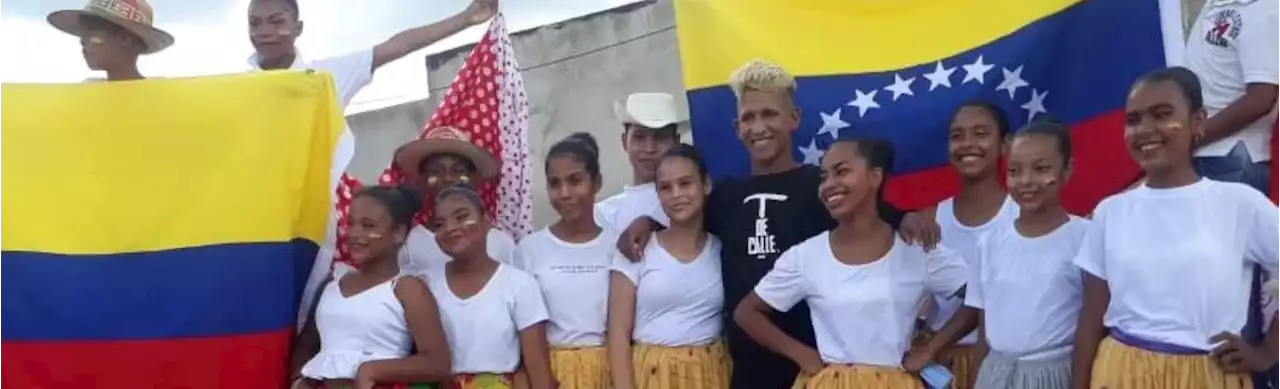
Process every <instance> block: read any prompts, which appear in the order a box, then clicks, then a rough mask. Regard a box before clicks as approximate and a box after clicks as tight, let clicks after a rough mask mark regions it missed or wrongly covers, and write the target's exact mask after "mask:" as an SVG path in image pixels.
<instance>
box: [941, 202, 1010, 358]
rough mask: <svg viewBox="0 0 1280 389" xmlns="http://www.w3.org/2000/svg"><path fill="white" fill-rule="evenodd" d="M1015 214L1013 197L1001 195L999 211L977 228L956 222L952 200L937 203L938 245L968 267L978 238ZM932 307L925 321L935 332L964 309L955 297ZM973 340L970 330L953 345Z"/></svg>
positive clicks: (962, 303)
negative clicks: (939, 236) (966, 263)
mask: <svg viewBox="0 0 1280 389" xmlns="http://www.w3.org/2000/svg"><path fill="white" fill-rule="evenodd" d="M1019 212H1020V211H1019V209H1018V203H1016V202H1014V201H1013V198H1010V197H1009V196H1005V198H1004V204H1002V205H1000V210H999V211H997V212H996V215H995V216H993V217H991V220H988V221H987V222H986V223H983V224H981V225H977V226H967V225H965V224H964V223H961V222H960V220H959V219H956V208H955V198H954V197H953V198H949V199H946V200H942V202H941V203H938V209H937V215H936V216H935V217H936V220H937V221H938V228H939V229H940V230H941V233H942V244H943V245H945V246H947V247H948V248H951V250H952V251H955V253H956V254H958V255H959V256H960V257H961V258H964V259H965V260H966V261H968V264H969V266H970V267H972V266H973V262H974V258H977V255H978V253H977V252H976V251H975V250H976V247H977V246H978V239H979V238H981V237H982V235H983V234H986V233H987V232H988V231H991V230H992V229H995V228H999V227H1003V226H1007V225H1011V224H1013V221H1014V220H1015V219H1017V218H1018V213H1019ZM933 304H934V307H935V308H934V310H933V312H931V313H930V315H929V317H928V318H926V322H927V323H928V324H929V328H930V329H932V330H934V331H939V330H942V327H943V326H945V325H947V321H948V320H951V317H952V316H955V314H956V311H958V310H960V307H961V306H964V299H962V298H959V297H954V298H934V299H933ZM977 341H978V332H977V331H974V332H970V333H969V335H965V337H964V338H961V339H960V340H959V341H957V342H956V343H958V344H964V345H970V344H974V343H976V342H977Z"/></svg>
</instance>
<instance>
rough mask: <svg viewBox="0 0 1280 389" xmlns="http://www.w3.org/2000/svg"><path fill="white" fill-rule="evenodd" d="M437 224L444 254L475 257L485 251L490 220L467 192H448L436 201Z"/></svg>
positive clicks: (437, 241)
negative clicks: (465, 193) (464, 193)
mask: <svg viewBox="0 0 1280 389" xmlns="http://www.w3.org/2000/svg"><path fill="white" fill-rule="evenodd" d="M432 218H434V219H435V221H436V223H438V226H437V230H436V243H437V244H439V245H440V250H441V251H443V252H444V253H445V254H447V255H449V256H450V257H453V258H454V259H458V258H475V257H477V256H478V254H481V253H484V252H485V250H486V249H485V238H486V236H487V235H488V233H489V221H488V220H487V219H485V217H484V212H483V211H481V210H480V207H479V206H478V205H477V204H475V202H474V201H472V200H471V199H468V198H467V197H466V195H462V194H455V195H448V196H445V197H444V198H441V199H440V201H438V202H436V206H435V213H434V214H433V215H432Z"/></svg>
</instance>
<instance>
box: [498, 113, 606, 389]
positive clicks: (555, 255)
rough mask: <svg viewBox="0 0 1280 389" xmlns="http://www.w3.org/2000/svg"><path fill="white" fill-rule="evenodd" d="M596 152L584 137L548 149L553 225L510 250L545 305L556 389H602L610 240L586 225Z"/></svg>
mask: <svg viewBox="0 0 1280 389" xmlns="http://www.w3.org/2000/svg"><path fill="white" fill-rule="evenodd" d="M597 150H599V148H598V146H597V145H596V141H595V139H594V138H592V137H591V135H590V134H587V133H576V134H573V135H570V136H569V137H568V138H565V139H564V140H561V141H559V142H556V144H555V145H552V146H551V150H550V152H548V153H547V159H546V173H547V197H548V198H550V199H551V207H552V208H554V209H555V210H556V213H558V214H560V220H557V221H556V222H555V223H553V224H552V225H551V226H550V227H547V228H544V229H542V230H539V231H537V232H534V233H533V234H532V235H529V236H526V237H525V238H524V239H522V240H520V244H519V245H517V246H516V255H515V265H516V267H519V268H521V269H523V270H524V271H526V272H528V273H529V274H530V275H533V277H534V278H535V279H537V280H538V285H540V286H541V288H542V296H543V298H544V299H546V302H547V313H548V317H549V319H548V320H547V338H548V340H549V341H550V343H551V373H552V374H554V375H555V378H556V382H557V383H558V384H560V388H561V389H605V388H608V387H609V357H608V354H607V353H606V352H605V349H604V337H605V319H606V316H607V313H608V312H607V311H606V307H607V306H608V302H609V263H610V260H611V259H612V258H613V255H612V254H613V252H614V251H615V250H616V249H615V248H614V243H615V242H617V240H618V239H617V235H616V234H614V233H612V232H609V231H608V230H606V229H604V228H601V226H599V225H597V224H596V220H595V218H594V217H593V211H592V208H593V206H594V204H593V202H594V201H595V198H596V194H597V193H599V192H600V185H601V183H602V181H601V179H602V178H603V177H601V176H600V158H599V156H598V154H597Z"/></svg>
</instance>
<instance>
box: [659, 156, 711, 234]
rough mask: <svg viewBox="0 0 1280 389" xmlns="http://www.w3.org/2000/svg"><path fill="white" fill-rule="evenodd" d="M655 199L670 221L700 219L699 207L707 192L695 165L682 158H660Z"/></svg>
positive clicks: (703, 178) (705, 199) (700, 207)
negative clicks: (656, 197) (656, 196)
mask: <svg viewBox="0 0 1280 389" xmlns="http://www.w3.org/2000/svg"><path fill="white" fill-rule="evenodd" d="M657 187H658V202H659V203H661V204H662V210H663V211H665V212H666V213H667V217H669V218H670V219H671V222H672V223H673V224H687V223H690V222H693V221H695V220H698V219H701V218H702V207H703V205H704V204H705V203H706V201H707V194H708V193H710V192H711V185H710V183H709V182H707V177H706V176H704V175H702V173H701V172H700V171H699V169H698V164H697V163H696V162H694V161H692V160H690V159H688V158H684V157H667V158H663V159H662V162H661V163H660V164H659V165H658V179H657Z"/></svg>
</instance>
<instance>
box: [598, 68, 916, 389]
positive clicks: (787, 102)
mask: <svg viewBox="0 0 1280 389" xmlns="http://www.w3.org/2000/svg"><path fill="white" fill-rule="evenodd" d="M729 86H730V88H731V89H733V93H734V96H736V97H737V100H738V113H737V117H736V118H735V119H734V123H735V131H736V132H737V135H738V140H739V141H741V142H742V145H743V147H745V148H746V149H747V153H748V154H749V155H750V157H751V176H750V177H746V178H729V179H725V180H722V181H720V182H717V183H715V185H713V188H714V189H713V190H712V192H711V195H710V198H708V199H707V212H706V218H707V222H706V226H707V230H708V231H709V232H711V233H712V234H715V235H716V236H717V237H719V238H720V241H721V243H722V248H721V250H722V251H721V254H720V258H721V261H722V263H723V265H722V267H721V274H722V276H723V277H724V292H725V293H724V306H725V309H726V310H728V312H729V313H732V312H733V310H734V308H737V306H738V303H739V302H741V301H742V299H743V298H745V297H746V296H747V294H749V293H751V291H752V289H753V288H755V286H756V284H757V283H759V282H760V279H761V278H763V277H764V275H765V273H768V272H769V270H770V269H772V268H773V263H774V261H775V260H777V259H778V257H779V256H780V255H781V254H782V252H784V251H786V250H787V249H788V248H791V246H794V245H796V244H799V243H800V242H803V241H805V240H807V239H809V238H811V237H813V236H815V235H818V234H819V233H822V232H823V231H826V230H829V229H831V228H833V227H835V221H834V220H832V219H831V216H830V214H829V213H828V212H827V209H826V206H825V205H823V203H822V201H821V200H819V199H818V196H817V190H818V183H819V182H820V181H821V177H820V169H819V168H818V167H816V166H812V165H802V164H800V163H798V162H796V160H795V157H794V156H793V154H792V149H793V147H792V143H791V136H792V134H794V133H795V132H796V129H797V128H799V126H800V108H799V107H796V105H795V100H794V98H793V94H794V93H795V92H796V81H795V78H794V77H792V76H791V74H789V73H787V71H786V70H784V69H783V68H782V67H781V66H778V65H777V64H774V63H771V62H766V61H761V60H753V61H750V62H748V63H747V64H746V65H744V66H742V67H741V68H739V69H738V70H737V71H735V72H733V74H732V75H730V77H729ZM881 216H882V217H884V218H885V220H886V221H888V222H889V224H890V225H893V226H894V227H895V228H898V227H902V229H901V230H900V231H902V234H903V235H904V238H906V239H907V240H908V241H916V240H917V237H922V236H930V237H936V236H937V233H936V231H937V224H936V223H934V222H933V217H932V216H928V215H916V214H907V215H904V214H903V213H902V212H901V211H898V210H896V209H891V208H889V207H886V208H885V209H882V210H881ZM904 220H906V222H905V223H904ZM654 228H657V225H656V223H654V222H653V221H651V220H647V219H643V218H642V219H639V220H637V221H636V222H635V223H632V224H631V226H630V227H628V229H627V231H626V233H625V234H624V235H623V237H622V239H621V240H620V241H619V245H618V246H619V249H621V250H622V252H623V254H624V255H626V256H627V257H628V258H632V259H633V260H636V259H640V258H638V256H637V254H638V253H637V251H638V250H637V248H641V247H644V244H645V243H647V238H648V236H649V232H650V231H651V230H652V229H654ZM928 240H930V241H928V242H924V243H925V244H926V245H929V246H932V244H934V243H936V242H934V241H932V240H934V239H933V238H930V239H928ZM725 317H726V318H728V319H729V320H728V322H727V323H726V325H725V331H726V338H727V339H726V340H727V342H728V345H729V354H730V356H731V357H732V358H733V377H732V384H731V385H730V387H731V388H734V389H748V388H750V389H781V388H789V387H791V385H792V383H794V381H795V379H796V375H797V374H798V373H799V371H800V370H799V368H798V367H797V366H796V364H795V363H794V362H792V361H791V360H789V359H787V358H786V357H783V356H781V355H778V354H775V353H773V352H772V351H770V350H769V349H767V348H765V347H763V346H761V345H759V344H757V343H756V342H754V341H752V340H751V338H750V337H748V336H747V334H746V333H745V332H743V331H742V329H741V328H740V327H738V325H737V324H736V323H734V322H733V320H732V319H731V318H732V315H731V314H726V315H725ZM774 323H777V324H778V327H779V328H781V329H782V330H783V331H785V332H787V333H788V334H789V335H791V336H792V337H794V338H795V339H797V340H800V341H801V342H802V343H805V344H807V345H808V346H810V347H812V346H814V344H815V341H814V332H813V324H812V322H811V319H810V317H809V308H808V306H806V305H805V304H804V303H800V304H797V305H796V306H795V307H794V308H792V309H791V310H790V311H787V312H780V313H777V315H776V316H774Z"/></svg>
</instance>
